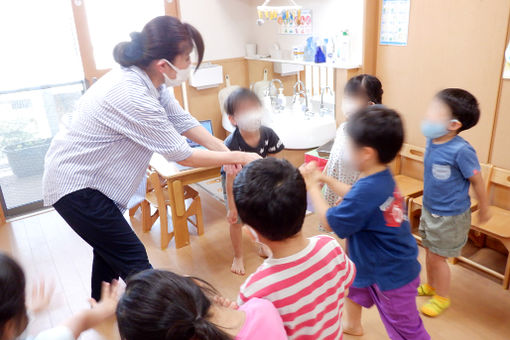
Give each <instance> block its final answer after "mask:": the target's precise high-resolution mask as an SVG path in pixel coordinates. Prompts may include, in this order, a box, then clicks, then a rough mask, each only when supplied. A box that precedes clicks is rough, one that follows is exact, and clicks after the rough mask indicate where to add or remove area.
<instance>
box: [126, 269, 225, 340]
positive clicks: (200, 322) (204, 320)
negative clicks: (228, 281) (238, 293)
mask: <svg viewBox="0 0 510 340" xmlns="http://www.w3.org/2000/svg"><path fill="white" fill-rule="evenodd" d="M214 295H217V292H216V290H215V289H214V288H213V287H212V286H211V285H210V284H208V283H207V282H205V281H202V280H200V279H196V278H192V277H184V276H181V275H178V274H175V273H172V272H169V271H164V270H155V269H149V270H145V271H143V272H140V273H138V274H135V275H133V276H132V277H130V278H129V279H128V281H127V286H126V291H125V293H124V294H123V296H122V297H121V299H120V301H119V304H118V305H117V322H118V325H119V332H120V335H121V338H122V339H124V340H135V339H136V340H137V339H144V340H170V339H171V340H191V339H193V340H212V339H215V340H216V339H217V340H227V339H231V337H230V336H229V335H227V334H226V333H225V332H223V331H222V330H220V329H219V328H218V327H217V326H216V325H214V324H212V323H211V322H210V321H208V317H209V316H210V315H209V309H210V308H211V304H212V303H211V298H212V296H214Z"/></svg>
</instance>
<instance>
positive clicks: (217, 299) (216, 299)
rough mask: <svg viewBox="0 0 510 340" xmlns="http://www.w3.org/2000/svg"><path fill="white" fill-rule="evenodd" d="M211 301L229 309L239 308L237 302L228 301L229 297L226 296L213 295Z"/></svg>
mask: <svg viewBox="0 0 510 340" xmlns="http://www.w3.org/2000/svg"><path fill="white" fill-rule="evenodd" d="M213 301H214V302H215V303H216V304H217V305H219V306H221V307H225V308H230V309H239V306H238V305H237V303H235V302H234V301H230V299H227V298H226V297H223V296H219V295H215V296H214V297H213Z"/></svg>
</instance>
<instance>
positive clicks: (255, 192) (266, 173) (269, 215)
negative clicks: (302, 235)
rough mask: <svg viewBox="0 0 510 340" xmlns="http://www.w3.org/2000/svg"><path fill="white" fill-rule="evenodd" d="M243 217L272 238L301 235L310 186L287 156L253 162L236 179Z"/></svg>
mask: <svg viewBox="0 0 510 340" xmlns="http://www.w3.org/2000/svg"><path fill="white" fill-rule="evenodd" d="M234 199H235V203H236V207H237V211H238V213H239V216H240V217H241V219H242V220H243V222H245V223H246V224H247V225H249V226H250V227H252V228H253V229H255V230H256V231H257V232H259V233H260V234H261V235H262V236H264V237H265V238H267V239H268V240H271V241H282V240H285V239H287V238H289V237H291V236H293V235H295V234H297V233H298V232H299V231H300V230H301V227H302V225H303V220H304V218H305V214H306V186H305V181H304V179H303V177H302V176H301V173H300V172H299V170H298V169H296V168H295V167H294V166H292V164H290V163H289V162H288V161H286V160H284V159H276V158H271V157H270V158H266V159H260V160H257V161H254V162H251V163H250V164H248V165H247V166H245V167H244V168H243V170H241V172H240V173H239V174H238V175H237V176H236V179H235V181H234Z"/></svg>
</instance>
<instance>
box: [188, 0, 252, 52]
mask: <svg viewBox="0 0 510 340" xmlns="http://www.w3.org/2000/svg"><path fill="white" fill-rule="evenodd" d="M179 3H180V7H181V19H182V21H185V22H188V23H190V24H192V25H193V26H195V27H196V28H197V29H198V30H199V31H200V33H201V34H202V37H203V38H204V41H205V56H204V60H216V59H226V58H236V57H243V56H244V55H245V52H244V46H245V44H246V43H247V42H248V41H251V40H253V31H252V29H251V27H250V25H249V24H248V23H249V22H250V21H252V20H248V19H247V18H248V17H253V18H254V19H253V22H254V21H255V18H256V10H255V9H254V7H253V5H252V4H251V2H250V0H181V1H179Z"/></svg>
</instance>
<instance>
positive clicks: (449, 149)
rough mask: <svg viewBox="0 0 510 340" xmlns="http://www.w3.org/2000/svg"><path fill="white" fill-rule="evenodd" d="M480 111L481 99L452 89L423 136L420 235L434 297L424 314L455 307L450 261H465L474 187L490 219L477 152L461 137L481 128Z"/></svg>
mask: <svg viewBox="0 0 510 340" xmlns="http://www.w3.org/2000/svg"><path fill="white" fill-rule="evenodd" d="M479 117H480V110H479V108H478V102H477V100H476V98H475V97H474V96H473V95H472V94H470V93H469V92H467V91H465V90H462V89H455V88H449V89H444V90H442V91H441V92H439V93H438V94H437V95H436V96H435V98H434V99H433V101H432V103H431V105H430V107H429V109H428V111H427V114H426V118H425V120H424V121H423V123H422V132H423V134H424V135H425V137H427V148H426V152H425V173H424V190H423V209H422V214H421V219H420V227H419V231H420V234H421V237H422V244H423V246H424V247H425V248H426V250H427V258H426V261H427V283H424V284H422V285H421V286H420V287H419V288H418V294H419V295H421V296H432V298H431V299H430V300H429V302H428V303H426V304H425V305H424V306H423V307H422V308H421V311H422V313H423V314H425V315H428V316H437V315H439V314H441V313H442V312H443V311H444V310H445V309H446V308H448V307H449V306H450V298H449V290H450V268H449V266H448V263H447V261H446V260H447V258H448V257H457V256H459V255H460V252H461V250H462V247H464V245H465V244H466V242H467V239H468V232H469V229H470V228H471V201H470V198H469V185H470V184H472V185H473V190H474V192H475V195H476V198H477V200H478V206H479V209H480V215H479V216H480V220H481V222H485V221H487V220H488V219H489V209H488V206H489V204H488V200H487V195H486V193H485V188H484V184H483V179H482V176H481V174H480V164H479V163H478V158H477V156H476V152H475V150H474V149H473V147H472V146H471V145H469V143H468V142H467V141H465V140H464V139H463V138H462V137H460V136H459V135H458V134H459V132H461V131H465V130H468V129H470V128H472V127H473V126H475V125H476V123H477V122H478V119H479Z"/></svg>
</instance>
